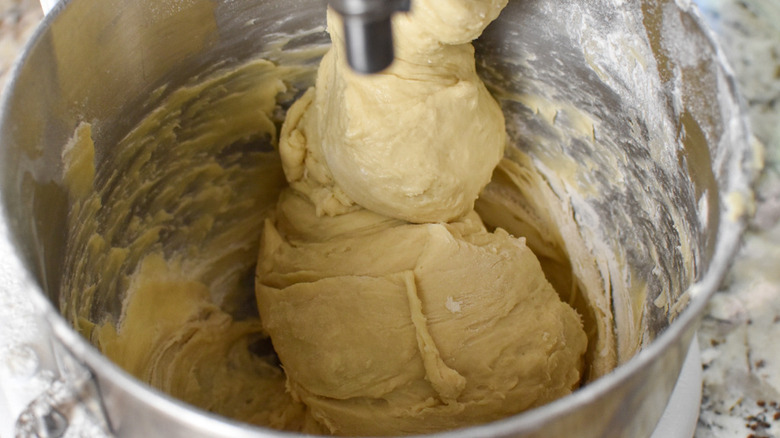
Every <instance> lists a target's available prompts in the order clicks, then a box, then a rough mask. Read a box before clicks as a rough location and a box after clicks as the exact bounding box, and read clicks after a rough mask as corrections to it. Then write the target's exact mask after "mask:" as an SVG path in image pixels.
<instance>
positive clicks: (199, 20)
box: [0, 0, 757, 438]
mask: <svg viewBox="0 0 780 438" xmlns="http://www.w3.org/2000/svg"><path fill="white" fill-rule="evenodd" d="M302 30H308V32H301V31H302ZM286 35H287V36H289V35H292V36H291V37H287V36H286ZM280 38H281V39H284V38H287V39H286V41H287V43H286V44H285V45H284V46H283V47H281V48H282V49H284V50H292V49H294V48H301V47H305V46H308V45H313V46H317V45H321V44H324V43H326V42H327V35H326V33H325V32H324V5H323V2H321V1H319V0H286V1H272V0H132V1H127V0H71V1H65V2H63V3H61V4H60V5H59V6H58V7H57V8H55V10H54V11H53V12H52V13H51V14H49V15H48V16H47V17H46V18H45V20H44V22H43V24H42V25H41V26H40V28H39V29H38V31H37V32H36V34H35V36H34V37H33V38H32V40H31V42H30V43H29V45H28V46H27V48H26V50H25V52H24V54H23V56H22V58H21V59H20V61H19V63H18V64H17V66H16V68H15V70H14V73H13V77H12V79H11V82H10V83H9V86H8V88H7V89H6V93H5V97H4V100H3V103H2V108H1V110H2V113H1V115H0V141H1V142H2V143H1V145H0V172H1V174H0V181H1V182H2V197H3V210H4V214H5V215H6V219H7V222H8V224H9V228H10V230H11V233H12V236H11V237H12V239H13V241H14V244H15V247H16V249H17V251H18V253H19V255H20V257H21V258H22V259H23V260H24V262H25V268H26V269H25V271H24V272H19V276H20V277H23V278H24V279H25V280H26V282H25V293H27V294H29V295H30V296H31V297H32V299H33V300H34V301H35V303H36V304H37V306H38V309H39V312H40V316H41V319H42V321H44V322H45V324H46V326H47V327H48V330H49V332H50V338H51V343H52V349H53V351H54V354H55V356H56V358H57V362H58V365H59V369H60V371H61V373H62V382H63V385H58V386H57V388H56V389H57V391H58V392H57V393H55V394H50V396H49V397H48V398H47V399H46V400H43V401H41V403H40V404H36V405H34V406H32V407H31V409H30V410H29V411H28V415H27V416H26V417H25V418H23V419H22V421H20V427H21V428H22V429H21V430H24V431H38V432H40V433H53V434H56V433H57V432H61V431H62V430H63V428H65V427H67V422H68V421H69V420H72V418H70V417H72V414H73V412H76V411H78V412H81V414H80V415H82V417H86V418H88V419H90V421H91V422H92V424H93V425H94V427H95V429H94V431H93V432H96V433H98V432H99V431H102V432H101V433H111V434H115V435H117V436H128V437H129V436H139V437H142V436H167V437H215V436H225V437H228V436H229V437H261V436H265V437H268V436H282V435H283V434H280V433H278V432H274V431H270V430H264V429H260V428H254V427H250V426H247V425H244V424H238V423H236V422H233V421H230V420H227V419H224V418H221V417H217V416H214V415H211V414H208V413H205V412H201V411H198V410H197V409H194V408H192V407H190V406H187V405H185V404H184V403H181V402H178V401H176V400H173V399H171V398H169V397H167V396H166V395H164V394H161V393H159V392H157V391H155V390H153V389H150V388H149V387H147V386H146V385H144V384H142V383H140V382H138V381H136V380H135V379H133V378H132V377H131V376H129V375H128V374H126V373H125V372H123V371H122V370H120V369H119V368H118V367H117V366H115V365H114V364H112V363H111V362H109V361H108V360H107V359H106V358H105V357H103V356H102V355H101V354H100V353H99V352H98V351H97V350H95V349H94V348H93V347H92V346H91V344H89V343H88V342H87V341H86V340H85V339H83V338H82V337H80V336H79V335H78V334H77V333H76V332H75V331H73V330H72V329H71V325H70V324H69V322H67V321H66V320H65V319H64V318H63V317H62V316H61V314H60V312H59V310H58V309H59V305H60V302H61V298H62V297H61V294H62V293H63V291H62V290H61V285H62V275H63V272H64V268H65V267H64V263H65V262H64V248H65V247H66V242H67V241H68V238H69V232H70V230H68V229H65V228H66V227H64V225H63V224H65V223H66V220H65V218H66V215H67V209H68V204H67V201H66V198H67V197H66V195H65V189H64V187H63V181H62V164H61V154H62V149H63V147H64V145H65V144H66V142H67V141H68V139H69V138H70V137H71V135H72V134H73V132H74V129H75V128H76V126H77V125H78V124H79V123H80V122H83V121H87V122H90V123H92V124H93V127H94V137H95V143H96V161H97V162H96V166H97V167H98V168H111V166H112V162H111V156H112V153H111V152H112V149H111V148H112V147H113V146H114V145H116V144H117V142H118V140H119V139H120V138H122V137H123V136H124V135H125V134H126V133H127V132H128V131H129V130H130V129H131V128H132V127H133V126H134V124H135V123H137V122H138V121H139V120H140V119H141V118H142V117H143V116H144V115H145V114H147V113H148V112H149V111H150V110H151V109H152V108H153V107H154V103H155V102H159V99H162V98H164V97H165V94H166V93H167V91H163V92H162V94H159V95H155V96H157V98H156V100H155V98H152V99H150V97H149V96H151V95H152V92H153V91H154V90H160V89H161V88H159V87H161V86H163V85H166V86H167V87H166V88H165V89H164V90H173V89H175V88H176V87H177V86H179V85H181V84H183V83H185V82H186V81H187V79H188V78H191V77H193V76H195V75H197V74H199V73H201V72H203V71H206V70H209V69H211V68H212V67H213V66H214V65H220V66H222V67H229V66H231V65H238V64H239V63H242V62H244V61H246V60H248V59H250V58H253V57H255V56H257V55H258V54H261V53H265V54H266V55H267V56H269V57H271V58H274V56H276V55H278V54H279V53H280V52H278V51H275V49H278V48H279V46H278V45H277V46H273V47H271V46H272V45H273V44H272V42H274V43H278V41H280ZM476 47H477V54H478V56H477V57H478V67H479V70H480V72H481V74H482V76H483V78H484V79H485V81H486V82H487V83H488V85H489V87H490V88H491V89H492V90H493V91H494V92H495V95H496V96H497V97H498V99H499V101H500V102H501V104H502V106H503V108H504V110H505V113H506V115H507V120H508V129H509V133H510V140H511V144H510V147H511V148H516V149H518V150H522V151H524V152H525V153H526V154H528V155H529V156H530V157H531V158H532V159H533V160H534V163H535V164H536V165H537V166H538V168H539V169H540V171H541V172H542V173H543V174H544V175H546V177H547V178H548V180H549V182H550V185H551V186H552V187H553V189H554V190H555V191H556V193H557V194H559V195H560V196H561V199H564V200H566V202H567V203H568V205H569V206H570V207H571V210H572V214H573V216H574V217H575V218H576V219H577V222H578V224H579V231H580V233H581V235H582V236H583V238H584V239H585V241H586V242H587V243H588V246H589V248H591V250H592V252H593V255H594V257H595V259H596V260H597V261H598V262H599V267H600V271H601V276H602V278H603V279H604V285H605V287H606V288H607V290H608V292H609V293H612V294H613V298H612V311H613V313H614V315H615V327H616V330H617V333H618V344H619V355H620V361H621V365H620V366H619V367H618V368H617V369H616V370H615V371H614V372H612V373H610V374H609V375H607V376H605V377H603V378H601V379H598V380H596V381H595V382H592V383H590V384H588V385H587V386H585V387H584V388H582V389H580V390H578V391H576V392H575V393H574V394H572V395H571V396H568V397H565V398H563V399H560V400H558V401H556V402H554V403H551V404H548V405H546V406H543V407H540V408H537V409H534V410H532V411H529V412H526V413H523V414H520V415H517V416H514V417H512V418H508V419H505V420H503V421H499V422H496V423H491V424H487V425H483V426H479V427H474V428H470V429H466V430H460V431H453V432H448V433H445V434H442V435H440V436H447V437H470V438H471V437H482V436H484V437H488V436H490V437H509V436H512V437H541V436H580V437H601V436H620V437H643V436H648V435H649V434H650V432H651V431H652V430H653V428H654V427H655V424H656V423H657V421H658V419H659V417H660V415H661V413H662V411H663V408H664V406H665V404H666V402H667V400H668V397H669V394H670V393H671V390H672V388H673V386H674V383H675V381H676V379H677V375H678V373H679V370H680V367H681V364H682V361H683V358H684V356H685V352H686V351H687V349H688V346H689V345H690V342H691V339H692V337H693V334H694V331H695V328H696V324H697V322H698V319H699V317H700V315H701V313H702V311H703V308H704V306H705V303H706V301H707V299H708V298H709V296H710V295H711V294H712V293H713V292H714V291H715V290H716V288H717V287H718V284H719V283H720V281H721V280H722V278H723V276H724V274H725V273H726V271H727V269H728V266H729V263H730V260H731V259H732V257H733V255H734V253H735V251H736V249H737V248H738V245H739V239H740V235H741V233H742V231H743V228H744V223H745V218H746V216H747V215H748V214H749V212H750V201H751V191H750V185H751V183H752V180H753V179H754V178H755V174H756V172H757V158H756V151H755V150H754V149H753V147H752V146H751V143H750V140H749V133H748V129H747V127H746V122H745V119H744V117H743V114H742V111H741V108H740V104H739V98H738V94H737V91H736V90H735V84H734V80H733V78H732V76H731V74H730V72H729V69H728V67H727V66H726V65H725V63H724V58H723V56H722V54H721V52H720V50H719V49H718V47H717V44H716V43H715V42H714V41H713V39H712V36H711V35H710V33H709V32H708V31H707V30H706V29H705V28H704V27H703V25H702V20H701V19H700V18H699V16H698V13H697V11H696V9H695V7H693V6H691V4H690V2H689V1H688V0H677V1H673V0H644V1H625V0H589V1H581V0H511V1H510V2H509V6H508V7H507V9H506V10H505V11H504V13H503V14H502V15H501V17H500V18H499V20H498V21H497V22H495V23H494V24H493V25H491V26H490V28H489V29H488V30H487V32H486V33H485V34H484V35H483V36H482V37H481V38H480V39H479V40H478V42H477V43H476ZM274 54H276V55H274ZM273 60H275V61H276V62H279V63H284V62H287V61H286V60H285V57H284V56H277V57H276V58H275V59H273ZM309 61H312V60H309ZM307 62H308V61H307ZM561 168H565V169H567V172H568V177H567V178H566V179H565V180H563V179H558V178H557V177H556V172H555V170H554V169H561ZM115 170H117V171H120V172H121V171H122V170H123V169H115ZM107 205H108V206H107V207H106V208H110V203H109V204H107ZM106 281H109V280H108V279H107V280H106ZM95 310H96V311H100V310H101V309H95ZM106 311H107V310H106ZM45 401H48V402H49V403H50V404H51V403H53V404H54V408H55V410H50V409H47V408H46V407H45V405H46V403H44V402H45ZM74 405H75V406H76V407H77V408H78V409H76V408H74Z"/></svg>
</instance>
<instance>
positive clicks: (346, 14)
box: [328, 0, 411, 73]
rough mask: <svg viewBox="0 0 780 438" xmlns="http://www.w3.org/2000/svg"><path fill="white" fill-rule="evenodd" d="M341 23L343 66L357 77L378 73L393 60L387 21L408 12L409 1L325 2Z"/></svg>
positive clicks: (338, 0)
mask: <svg viewBox="0 0 780 438" xmlns="http://www.w3.org/2000/svg"><path fill="white" fill-rule="evenodd" d="M328 3H329V4H330V7H331V8H333V10H334V11H336V12H337V13H338V14H339V15H341V19H342V22H343V23H344V45H345V46H346V51H347V62H348V63H349V65H350V67H352V68H353V69H354V70H355V71H356V72H358V73H378V72H380V71H382V70H384V69H386V68H387V67H389V66H390V64H392V62H393V58H394V50H393V29H392V26H391V25H390V18H391V17H392V16H393V14H394V13H396V12H401V11H408V10H409V8H410V6H411V5H410V0H329V1H328Z"/></svg>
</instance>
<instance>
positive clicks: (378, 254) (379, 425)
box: [257, 190, 587, 436]
mask: <svg viewBox="0 0 780 438" xmlns="http://www.w3.org/2000/svg"><path fill="white" fill-rule="evenodd" d="M258 263H259V265H258V283H257V300H258V307H259V309H260V316H261V320H262V321H263V326H264V327H265V329H266V330H267V332H268V333H269V335H270V336H271V339H272V340H273V343H274V347H275V349H276V352H277V354H278V355H279V358H280V360H281V362H282V364H283V366H284V369H285V372H286V373H287V378H288V382H289V384H288V385H289V388H290V390H291V391H292V393H293V395H294V396H295V398H296V399H299V400H301V401H302V402H303V403H304V404H306V405H307V406H308V407H309V409H310V410H311V415H312V416H313V417H314V419H315V420H317V421H318V422H319V423H321V424H323V425H325V426H326V427H327V429H328V430H329V431H330V432H331V433H333V434H338V435H360V436H376V435H405V434H410V433H427V432H434V431H438V430H444V429H452V428H456V427H461V426H467V425H472V424H478V423H483V422H487V421H491V420H496V419H499V418H503V417H506V416H508V415H511V414H514V413H517V412H520V411H523V410H525V409H528V408H531V407H534V406H539V405H541V404H544V403H547V402H549V401H552V400H554V399H556V398H559V397H561V396H563V395H566V394H568V393H569V392H570V391H571V390H572V388H574V387H576V386H577V385H578V384H579V382H580V378H581V370H582V366H583V359H582V358H583V355H584V353H585V349H586V345H587V340H586V337H585V333H584V332H583V330H582V324H581V322H580V318H579V316H578V315H577V313H576V312H575V311H574V310H573V309H572V308H571V307H569V306H568V305H567V304H564V303H562V302H561V301H560V299H559V298H558V296H557V295H556V293H555V291H554V290H553V288H552V286H551V285H550V283H548V282H547V280H545V277H544V274H543V272H542V269H541V267H540V265H539V262H538V261H537V260H536V257H535V256H534V254H533V253H532V252H531V251H530V249H528V247H527V246H526V245H525V241H524V240H523V239H516V238H513V237H512V236H510V235H508V234H507V233H506V232H504V231H503V230H500V229H499V230H497V231H496V232H494V233H489V232H487V231H486V230H485V228H484V226H483V225H482V222H481V221H480V219H479V217H478V216H477V215H476V213H473V212H472V213H470V214H468V215H467V216H466V217H464V218H463V219H461V220H459V221H455V222H452V223H448V224H409V223H406V222H401V221H398V220H394V219H390V218H387V217H386V216H382V215H378V214H376V213H373V212H370V211H368V210H363V209H360V210H357V211H354V212H351V213H347V214H344V215H340V216H336V217H322V218H317V217H316V215H315V210H314V207H313V205H312V204H311V203H310V202H309V201H308V200H306V199H304V198H303V197H301V196H300V195H299V194H296V193H295V192H293V191H291V190H287V191H285V192H284V193H283V194H282V197H281V199H280V203H279V207H278V209H277V215H276V219H275V221H270V220H269V221H268V222H267V223H266V227H265V230H264V233H263V243H262V246H261V250H260V257H259V262H258Z"/></svg>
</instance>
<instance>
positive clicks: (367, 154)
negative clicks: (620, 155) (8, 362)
mask: <svg viewBox="0 0 780 438" xmlns="http://www.w3.org/2000/svg"><path fill="white" fill-rule="evenodd" d="M505 4H506V0H446V1H445V0H415V1H414V2H413V5H414V9H413V12H412V13H411V14H408V15H404V14H400V15H397V16H396V17H395V19H394V28H395V34H396V36H397V38H398V41H397V55H398V59H397V60H396V62H395V63H394V64H393V66H392V67H391V68H390V70H388V71H387V72H384V73H382V74H380V75H377V76H371V77H366V76H356V75H354V74H352V73H351V72H350V71H349V70H348V68H347V66H346V64H345V62H344V54H343V53H342V50H341V34H340V30H339V29H340V27H339V24H338V22H337V18H336V17H335V16H334V15H330V16H329V20H330V32H331V35H332V37H333V40H334V45H333V47H332V48H331V49H330V50H329V52H328V53H327V54H326V55H325V57H324V59H323V61H322V64H321V66H320V68H319V70H318V75H317V78H316V87H314V88H312V89H310V90H308V91H307V92H305V93H302V97H300V98H299V99H298V100H297V102H296V103H295V104H294V105H293V106H292V107H291V108H290V109H289V111H288V112H287V114H286V119H285V120H284V124H283V126H282V127H281V131H280V132H279V136H278V154H277V151H276V150H273V149H272V148H271V146H277V125H278V124H279V122H280V120H278V119H274V117H275V116H276V115H277V114H282V111H280V109H281V107H280V106H279V105H280V101H282V100H286V99H289V98H290V97H291V95H293V93H295V92H296V91H297V90H294V89H291V87H290V83H293V82H294V83H300V82H306V81H301V80H300V79H301V78H302V77H305V75H306V74H307V73H306V72H305V71H303V70H301V69H297V68H288V67H277V66H274V65H273V64H271V63H269V62H267V61H255V62H250V63H247V64H245V65H242V66H240V67H239V68H236V69H235V70H231V71H223V72H215V73H214V74H212V75H209V76H207V77H205V78H200V79H198V80H197V81H193V82H192V83H190V84H188V85H187V86H185V87H182V88H181V89H179V90H176V91H173V92H171V93H170V94H169V95H168V97H167V98H166V99H165V100H164V101H163V102H162V103H161V104H160V105H159V107H158V108H157V109H156V110H155V111H153V112H152V113H151V114H150V115H149V116H148V117H147V118H145V119H144V120H142V121H141V122H140V123H139V124H138V125H137V126H136V128H135V129H134V130H133V131H132V132H130V133H129V134H128V135H127V136H126V137H125V138H124V139H122V140H121V141H120V142H119V143H118V144H117V145H112V148H110V149H109V150H110V151H111V153H112V154H115V156H113V157H111V158H112V159H113V160H114V161H113V164H114V165H115V166H116V167H117V168H119V169H124V170H126V171H127V173H121V172H113V167H111V166H101V167H97V168H95V167H94V166H93V167H90V165H89V164H90V162H92V163H93V164H94V160H95V159H96V158H95V157H96V156H97V155H98V154H95V150H94V145H93V141H92V138H91V130H90V126H89V125H88V124H82V125H81V126H80V127H79V128H78V129H77V131H76V134H75V136H74V138H73V140H72V142H71V143H70V144H69V145H68V146H67V147H66V151H65V154H64V155H63V162H64V164H65V165H64V169H65V175H64V180H65V183H66V185H67V187H68V191H69V199H70V213H69V242H68V248H67V250H66V252H67V260H66V267H65V271H64V274H63V279H64V280H63V291H64V293H63V295H62V297H63V304H62V306H63V313H64V314H65V315H66V316H67V317H68V318H69V319H70V320H71V321H72V322H73V324H74V325H75V326H76V328H77V329H78V330H79V331H80V332H81V333H83V334H84V335H85V336H86V337H88V338H89V339H91V340H92V341H93V342H94V343H95V345H96V346H97V347H98V348H100V349H101V351H102V352H103V353H104V354H105V355H107V356H108V357H109V358H111V359H112V360H113V361H115V362H116V363H118V364H119V365H120V366H122V367H123V368H124V369H125V370H126V371H128V372H129V373H131V374H132V375H134V376H135V377H137V378H138V379H141V380H142V381H144V382H146V383H148V384H150V385H152V386H154V387H155V388H157V389H160V390H162V391H165V392H167V393H169V394H171V395H173V396H175V397H178V398H180V399H182V400H184V401H186V402H189V403H191V404H193V405H195V406H197V407H200V408H202V409H205V410H208V411H211V412H215V413H218V414H220V415H224V416H229V417H233V418H236V419H238V420H241V421H246V422H250V423H254V424H258V425H261V426H267V427H274V428H278V429H284V430H290V431H298V432H307V433H329V434H336V435H409V434H418V433H427V432H435V431H440V430H446V429H453V428H457V427H462V426H468V425H474V424H479V423H484V422H488V421H492V420H497V419H500V418H504V417H506V416H509V415H512V414H515V413H518V412H521V411H523V410H526V409H529V408H532V407H535V406H539V405H541V404H544V403H547V402H550V401H552V400H554V399H556V398H559V397H561V396H564V395H566V394H568V393H570V392H571V391H573V390H574V389H576V388H577V387H578V386H579V385H580V384H581V383H583V382H585V381H588V380H591V379H593V378H596V377H598V376H600V375H602V374H604V373H605V372H608V371H609V369H611V367H612V365H613V364H614V350H613V343H614V342H613V339H612V337H611V331H610V330H611V326H612V324H611V319H610V318H609V314H608V312H609V308H608V306H607V305H603V302H602V301H603V300H601V301H600V299H601V298H603V297H601V298H599V296H598V295H599V294H600V293H601V292H602V291H601V290H599V289H598V286H599V283H598V280H599V279H600V277H599V276H598V273H596V272H595V271H594V272H591V271H589V270H588V269H590V268H589V266H590V265H589V258H588V257H589V256H588V254H586V251H584V250H580V249H579V248H580V246H577V244H575V243H576V242H578V241H577V239H578V236H577V230H576V227H575V226H573V224H572V223H571V222H572V221H573V219H572V215H571V212H570V211H569V212H567V211H566V210H565V209H564V210H562V211H560V212H559V211H558V210H557V209H556V208H557V207H556V204H555V202H554V201H559V199H558V198H556V197H555V195H554V194H551V193H547V192H544V191H543V190H541V189H540V187H542V186H543V185H544V181H542V179H541V177H539V176H538V175H537V174H536V173H534V172H535V171H534V170H533V169H532V168H531V167H530V164H529V163H525V162H523V163H524V165H526V164H527V165H528V166H527V167H522V166H520V167H518V166H519V165H516V164H514V162H513V163H512V165H509V166H507V165H504V166H502V167H501V168H500V169H499V171H497V172H496V175H498V180H499V181H498V184H495V182H494V184H493V186H494V187H493V188H492V189H490V188H489V190H488V192H486V193H487V194H488V195H489V196H487V197H485V198H484V199H482V200H481V209H482V211H483V212H487V215H486V216H485V217H483V218H480V216H479V215H478V214H477V213H476V212H475V211H474V205H475V200H476V199H477V197H478V195H479V194H480V191H481V190H483V188H484V187H485V185H486V184H488V182H489V181H490V178H491V174H492V173H493V170H494V168H495V167H496V165H497V164H498V163H499V161H500V160H501V159H502V156H503V152H504V146H505V142H506V133H505V126H504V118H503V115H502V112H501V109H500V107H499V105H498V104H497V103H496V101H495V100H494V99H493V98H492V97H491V96H490V94H489V93H488V91H487V90H486V88H485V86H484V85H483V84H482V82H481V81H480V80H479V78H478V77H477V75H476V72H475V67H474V53H473V51H474V49H473V47H472V46H471V44H470V42H471V40H473V39H474V38H476V37H477V36H479V34H480V33H481V32H482V30H483V29H484V28H485V26H487V25H488V24H489V23H490V22H491V20H493V19H494V18H495V17H496V16H497V15H498V14H499V12H500V11H501V9H502V8H503V7H504V6H505ZM293 77H295V80H293V79H291V78H293ZM288 79H289V81H290V82H288ZM308 83H311V82H308ZM160 93H165V90H160ZM520 161H522V160H520ZM282 170H283V172H284V177H285V178H286V180H287V182H288V186H287V187H286V188H284V189H282V186H283V185H284V178H283V177H282V175H281V173H282ZM548 191H549V190H548ZM515 192H517V193H522V196H521V197H520V198H518V199H526V200H527V201H528V202H527V203H526V204H523V205H513V206H512V207H511V208H506V209H504V208H503V207H502V205H503V203H504V202H505V201H506V202H510V203H513V202H514V199H515V198H513V197H512V196H509V195H507V194H513V193H515ZM531 192H533V193H531ZM106 201H110V202H107V203H106ZM488 215H489V216H490V218H489V217H488ZM483 219H484V220H485V222H488V221H489V220H490V221H491V227H496V226H498V227H499V228H496V229H495V230H493V231H489V230H487V229H486V227H485V225H483ZM505 219H506V220H505ZM504 223H506V224H508V225H503V224H504ZM500 226H504V227H505V228H506V229H509V230H510V231H512V232H514V233H517V234H523V233H522V232H524V231H528V232H529V233H528V236H529V237H528V242H526V238H524V237H520V236H512V235H510V234H509V233H508V232H507V231H504V229H502V228H500ZM564 226H565V227H568V228H566V230H565V233H564V234H562V235H565V236H567V237H566V238H565V239H564V238H562V237H560V236H561V235H559V234H556V233H555V232H554V230H553V231H550V227H564ZM555 236H557V237H555ZM564 240H565V241H564ZM529 246H530V247H531V248H533V249H534V251H536V252H537V254H540V255H539V258H540V259H541V263H540V260H539V259H537V255H535V254H534V252H532V251H531V249H529ZM568 256H571V257H575V258H578V260H577V261H576V262H577V263H574V261H572V263H571V264H569V262H568V260H567V257H568ZM255 263H256V270H255ZM583 266H584V267H585V268H588V269H584V268H583ZM583 272H584V273H585V274H587V275H580V274H581V273H583ZM545 273H547V275H548V277H549V276H550V275H553V276H554V277H555V278H552V279H551V280H552V284H553V285H555V287H556V288H558V292H559V293H560V292H561V290H566V292H565V293H564V294H563V295H564V297H565V299H566V300H567V301H568V303H569V304H571V305H572V306H574V307H575V308H576V309H577V310H578V311H579V313H578V311H575V310H574V309H573V308H572V306H570V305H569V304H567V303H564V302H562V301H561V298H560V297H559V295H558V294H557V293H556V290H555V289H554V288H553V285H551V283H550V282H549V281H548V280H547V279H546V278H545ZM247 274H249V275H247ZM253 274H254V275H255V279H254V280H255V281H254V285H253V286H254V288H253V286H250V285H249V283H252V281H251V279H252V278H251V276H252V275H253ZM558 274H560V275H558ZM572 274H575V275H574V276H573V275H572ZM575 277H576V278H575ZM107 279H110V281H109V280H107ZM247 280H249V281H247ZM594 285H596V286H594ZM253 295H254V297H255V298H256V302H257V305H256V306H255V305H254V302H253V300H252V297H253ZM255 307H256V309H255ZM581 314H582V315H583V316H584V321H585V323H586V329H587V331H586V330H584V329H583V317H581ZM269 341H270V342H272V344H273V349H274V351H275V352H271V351H270V350H268V348H259V347H263V346H265V347H268V346H269V344H268V343H269ZM258 346H259V347H258ZM258 348H259V350H258ZM274 354H276V356H275V355H274ZM277 357H278V360H279V361H280V364H276V362H275V361H276V359H277Z"/></svg>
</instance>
